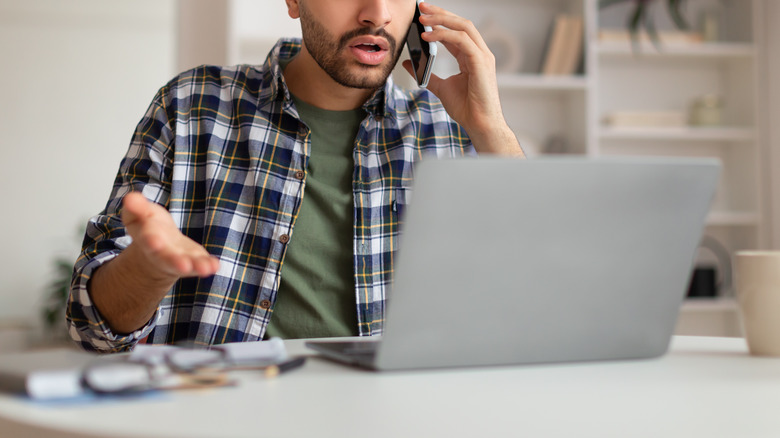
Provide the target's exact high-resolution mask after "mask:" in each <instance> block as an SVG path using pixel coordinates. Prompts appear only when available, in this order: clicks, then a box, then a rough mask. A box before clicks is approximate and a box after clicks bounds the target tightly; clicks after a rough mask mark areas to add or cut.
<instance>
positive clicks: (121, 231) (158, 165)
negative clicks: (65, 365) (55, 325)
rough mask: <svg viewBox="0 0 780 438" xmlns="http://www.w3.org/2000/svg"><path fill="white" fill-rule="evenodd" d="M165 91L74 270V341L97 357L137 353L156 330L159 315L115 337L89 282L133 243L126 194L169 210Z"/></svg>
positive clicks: (70, 320) (91, 226)
mask: <svg viewBox="0 0 780 438" xmlns="http://www.w3.org/2000/svg"><path fill="white" fill-rule="evenodd" d="M164 95H165V88H163V89H161V90H160V92H159V93H158V95H157V96H156V97H155V99H154V101H153V102H152V104H151V105H150V107H149V109H148V110H147V113H146V114H145V115H144V117H143V118H142V120H141V122H140V123H139V124H138V126H137V127H136V131H135V133H134V135H133V140H132V141H131V144H130V148H129V150H128V152H127V154H126V155H125V157H124V159H123V160H122V163H121V164H120V168H119V172H118V174H117V177H116V179H115V182H114V187H113V190H112V193H111V197H110V199H109V201H108V203H107V205H106V208H105V209H104V210H103V212H101V213H100V214H99V215H97V216H95V217H93V218H91V219H90V220H89V222H88V224H87V230H86V234H85V236H84V243H83V246H82V252H81V255H80V257H79V259H78V260H77V261H76V264H75V266H74V270H73V279H72V282H71V288H70V296H69V298H68V305H67V310H66V315H65V316H66V321H67V324H68V333H69V335H70V337H71V338H72V339H73V340H74V341H75V342H76V343H77V344H78V345H79V346H80V347H81V348H83V349H85V350H89V351H97V352H105V353H108V352H120V351H128V350H131V349H132V348H133V347H134V346H135V345H136V344H137V343H138V341H139V340H141V339H143V338H145V337H146V336H148V335H149V333H151V332H152V330H153V329H154V327H155V326H156V321H157V316H158V314H159V312H155V314H154V315H153V316H152V318H151V319H150V320H149V321H148V322H147V323H146V324H145V325H144V326H143V327H141V328H140V329H138V330H136V331H134V332H132V333H129V334H117V333H114V332H113V331H112V330H111V328H110V327H109V326H108V323H107V322H106V320H105V318H104V317H103V315H101V313H100V311H99V310H98V309H97V307H96V306H95V304H94V303H93V301H92V298H91V297H90V294H89V282H90V279H91V278H92V274H93V273H94V272H95V270H96V269H98V268H100V267H101V266H103V265H104V264H105V263H107V262H109V261H111V260H113V259H114V258H115V257H116V256H117V255H119V253H121V252H122V250H124V249H125V248H126V247H127V246H128V245H130V243H131V242H132V238H131V237H130V236H129V235H127V233H126V230H125V227H124V224H123V223H122V220H121V205H122V199H124V197H125V195H127V194H128V193H130V192H132V191H139V192H141V193H143V195H144V196H145V197H146V198H147V199H149V200H150V201H153V202H156V203H158V204H161V205H163V206H165V204H166V203H167V202H168V197H169V194H170V192H169V189H170V182H169V176H170V175H169V172H170V171H171V168H172V165H171V156H172V153H173V151H172V149H171V147H170V144H171V143H172V142H173V137H174V134H173V132H172V130H171V128H170V124H169V120H170V115H169V114H168V113H167V112H166V110H165V105H164V102H163V101H164Z"/></svg>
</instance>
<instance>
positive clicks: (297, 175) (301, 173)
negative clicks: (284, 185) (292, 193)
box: [295, 170, 306, 180]
mask: <svg viewBox="0 0 780 438" xmlns="http://www.w3.org/2000/svg"><path fill="white" fill-rule="evenodd" d="M305 176H306V172H304V171H302V170H299V171H297V172H295V178H296V179H299V180H302V179H303V177H305Z"/></svg>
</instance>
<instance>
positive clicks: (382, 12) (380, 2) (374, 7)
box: [358, 0, 392, 29]
mask: <svg viewBox="0 0 780 438" xmlns="http://www.w3.org/2000/svg"><path fill="white" fill-rule="evenodd" d="M361 3H362V5H361V8H360V14H359V15H358V21H360V24H362V25H363V26H369V27H373V28H377V29H381V28H383V27H385V26H387V25H388V24H390V21H391V20H392V17H391V15H390V9H389V8H388V7H387V3H388V1H387V0H362V1H361Z"/></svg>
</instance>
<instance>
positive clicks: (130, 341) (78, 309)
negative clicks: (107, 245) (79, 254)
mask: <svg viewBox="0 0 780 438" xmlns="http://www.w3.org/2000/svg"><path fill="white" fill-rule="evenodd" d="M119 253H120V251H119V250H114V251H106V252H103V253H101V254H100V255H98V256H97V257H95V258H93V259H91V260H82V259H80V260H79V261H78V262H77V263H76V268H75V270H74V274H73V283H72V285H71V293H70V299H69V301H68V314H67V320H68V333H69V334H70V337H71V339H73V341H74V342H76V343H77V344H78V345H79V346H80V347H81V348H83V349H85V350H88V351H96V352H102V353H114V352H121V351H128V350H131V349H132V348H133V347H134V346H135V345H136V344H137V343H138V341H139V340H141V339H143V338H145V337H146V336H148V335H149V333H150V332H151V331H152V329H153V328H154V326H155V321H156V320H157V312H155V313H154V315H153V316H152V318H151V319H150V320H149V321H148V322H147V323H146V324H145V325H144V326H143V327H141V328H140V329H138V330H136V331H134V332H132V333H129V334H124V335H120V334H117V333H114V332H113V331H112V330H111V328H110V327H109V326H108V324H107V323H106V320H105V319H104V318H103V316H102V315H101V313H100V311H99V310H98V308H97V307H96V306H95V305H94V303H93V302H92V298H91V297H90V295H89V280H90V278H92V273H93V272H95V270H96V269H97V268H99V267H101V266H102V265H104V264H105V263H107V262H108V261H110V260H113V259H114V258H115V257H116V256H117V255H119Z"/></svg>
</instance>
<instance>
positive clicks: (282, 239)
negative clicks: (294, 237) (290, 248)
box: [279, 234, 290, 243]
mask: <svg viewBox="0 0 780 438" xmlns="http://www.w3.org/2000/svg"><path fill="white" fill-rule="evenodd" d="M279 241H280V242H282V243H287V242H289V241H290V236H288V235H287V234H282V235H281V236H279Z"/></svg>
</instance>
